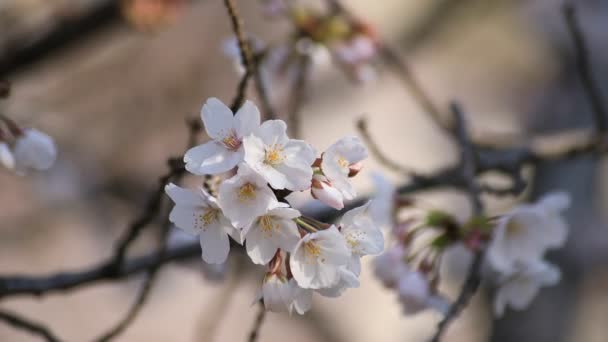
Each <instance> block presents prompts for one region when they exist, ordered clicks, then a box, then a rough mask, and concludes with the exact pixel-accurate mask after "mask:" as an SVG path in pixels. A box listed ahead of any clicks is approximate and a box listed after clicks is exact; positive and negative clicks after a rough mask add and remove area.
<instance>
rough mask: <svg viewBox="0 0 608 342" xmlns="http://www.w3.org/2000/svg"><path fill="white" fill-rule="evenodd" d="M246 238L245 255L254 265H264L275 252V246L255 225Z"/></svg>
mask: <svg viewBox="0 0 608 342" xmlns="http://www.w3.org/2000/svg"><path fill="white" fill-rule="evenodd" d="M246 238H247V240H246V241H245V245H246V247H247V255H249V257H250V258H251V261H253V263H254V264H258V265H266V264H267V263H269V262H270V260H271V259H272V257H274V254H275V253H276V252H277V245H276V244H275V243H274V242H273V241H272V240H271V239H269V238H267V237H266V236H265V235H264V232H263V231H262V230H261V229H260V227H258V225H257V224H255V223H254V224H253V226H252V228H251V230H250V231H249V233H248V234H247V237H246Z"/></svg>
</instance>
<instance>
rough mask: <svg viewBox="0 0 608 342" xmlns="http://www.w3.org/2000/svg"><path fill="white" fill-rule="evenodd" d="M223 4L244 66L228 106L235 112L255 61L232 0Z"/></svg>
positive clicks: (243, 95) (225, 0) (253, 70)
mask: <svg viewBox="0 0 608 342" xmlns="http://www.w3.org/2000/svg"><path fill="white" fill-rule="evenodd" d="M224 6H225V7H226V10H227V11H228V16H229V17H230V22H231V24H232V31H233V32H234V35H235V36H236V39H237V41H238V45H239V51H240V53H241V63H242V65H243V67H244V68H245V73H244V74H243V76H242V78H241V80H240V82H239V86H238V89H237V93H236V96H235V97H234V100H233V101H232V105H231V106H230V108H231V109H232V111H233V112H236V111H237V110H238V109H239V108H240V107H241V105H242V104H243V102H244V101H245V96H246V93H247V84H248V82H249V80H250V79H251V77H252V76H254V74H255V61H254V57H253V51H251V44H249V40H248V39H247V37H246V36H245V32H244V31H243V20H242V19H241V17H240V15H239V13H238V10H237V7H236V4H235V3H234V0H224Z"/></svg>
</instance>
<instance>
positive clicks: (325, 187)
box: [310, 175, 344, 210]
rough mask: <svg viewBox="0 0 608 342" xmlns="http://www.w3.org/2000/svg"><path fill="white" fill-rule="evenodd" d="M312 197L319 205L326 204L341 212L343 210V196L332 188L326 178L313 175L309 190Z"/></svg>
mask: <svg viewBox="0 0 608 342" xmlns="http://www.w3.org/2000/svg"><path fill="white" fill-rule="evenodd" d="M310 191H311V194H312V196H313V197H314V198H315V199H317V200H319V201H321V203H324V204H327V205H328V206H330V207H332V208H334V209H337V210H341V209H343V208H344V196H342V193H341V192H340V191H339V190H338V189H336V188H334V187H333V186H332V185H331V184H330V183H329V181H328V180H327V177H325V176H323V175H314V176H313V177H312V186H311V188H310Z"/></svg>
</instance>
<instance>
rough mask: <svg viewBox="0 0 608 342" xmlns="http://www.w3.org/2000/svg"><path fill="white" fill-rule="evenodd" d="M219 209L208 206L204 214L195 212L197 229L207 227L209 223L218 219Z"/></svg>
mask: <svg viewBox="0 0 608 342" xmlns="http://www.w3.org/2000/svg"><path fill="white" fill-rule="evenodd" d="M218 214H219V210H218V209H214V208H208V209H207V210H205V212H204V213H203V214H200V213H199V214H194V226H195V227H196V228H197V229H202V230H204V229H206V228H207V226H208V225H210V224H212V223H214V222H216V221H217V220H218Z"/></svg>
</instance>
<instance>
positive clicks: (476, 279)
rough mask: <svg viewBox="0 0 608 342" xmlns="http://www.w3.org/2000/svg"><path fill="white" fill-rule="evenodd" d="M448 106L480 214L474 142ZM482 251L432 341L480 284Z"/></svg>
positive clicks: (464, 172) (453, 108)
mask: <svg viewBox="0 0 608 342" xmlns="http://www.w3.org/2000/svg"><path fill="white" fill-rule="evenodd" d="M450 110H451V112H452V114H453V116H454V120H453V122H454V132H455V134H456V137H457V141H458V145H459V147H460V152H461V157H460V169H461V173H462V177H463V179H464V181H465V188H466V193H467V195H468V196H469V201H470V202H471V205H472V206H473V215H475V216H479V215H482V214H483V210H484V209H483V203H482V201H481V187H480V186H479V184H478V183H477V156H476V153H475V146H474V145H473V143H472V142H471V138H470V135H469V132H468V128H467V123H466V117H465V115H464V112H463V111H462V108H461V107H460V105H459V104H458V103H455V102H454V103H452V104H451V105H450ZM483 255H484V248H480V249H478V250H476V251H475V252H474V256H473V262H472V263H471V266H470V268H469V271H468V272H467V277H466V279H465V282H464V284H463V286H462V289H461V290H460V294H459V295H458V297H457V298H456V301H454V303H452V305H451V306H450V308H449V309H448V312H447V313H446V315H445V316H444V317H443V319H442V320H441V321H440V322H439V324H438V325H437V330H436V331H435V335H433V337H432V338H431V341H432V342H439V341H440V340H441V336H442V335H443V334H444V333H445V331H446V330H447V328H448V327H449V325H450V323H451V322H452V321H454V320H455V319H456V317H458V315H459V314H460V312H461V311H462V310H463V309H464V308H465V307H466V306H467V304H468V303H469V301H470V300H471V298H472V297H473V295H475V293H476V292H477V289H478V288H479V285H481V265H482V261H483Z"/></svg>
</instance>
